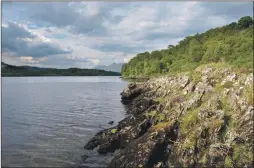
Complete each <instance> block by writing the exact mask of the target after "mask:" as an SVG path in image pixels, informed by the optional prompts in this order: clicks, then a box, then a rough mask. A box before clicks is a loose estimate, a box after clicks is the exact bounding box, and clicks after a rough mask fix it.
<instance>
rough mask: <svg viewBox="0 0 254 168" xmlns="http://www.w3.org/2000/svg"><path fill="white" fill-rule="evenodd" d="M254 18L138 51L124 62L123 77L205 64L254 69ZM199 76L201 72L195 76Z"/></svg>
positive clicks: (188, 69)
mask: <svg viewBox="0 0 254 168" xmlns="http://www.w3.org/2000/svg"><path fill="white" fill-rule="evenodd" d="M252 47H253V19H252V18H251V17H249V16H246V17H243V18H241V19H240V20H239V21H238V23H236V22H233V23H231V24H229V25H226V26H223V27H219V28H215V29H210V30H208V31H206V32H205V33H202V34H198V33H197V34H196V35H194V36H188V37H186V38H185V39H184V40H182V41H180V42H179V43H178V44H177V45H176V46H173V45H169V46H168V48H167V49H162V50H157V51H153V52H151V53H149V52H144V53H139V54H137V55H136V56H135V57H134V58H132V59H131V60H130V61H129V63H127V64H124V65H123V66H122V71H121V75H122V77H126V78H128V77H133V78H135V77H149V76H156V75H159V74H171V73H177V72H187V71H192V70H194V69H195V68H196V67H198V66H199V65H202V64H208V63H223V64H229V65H231V66H232V67H233V68H241V69H242V70H244V71H249V69H252V56H253V51H252V50H253V48H252ZM243 68H244V69H243ZM193 77H194V79H197V81H198V80H199V79H198V78H199V77H198V76H193Z"/></svg>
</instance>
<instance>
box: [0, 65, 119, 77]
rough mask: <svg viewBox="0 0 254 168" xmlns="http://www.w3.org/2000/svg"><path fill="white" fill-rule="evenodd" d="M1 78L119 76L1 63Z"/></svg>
mask: <svg viewBox="0 0 254 168" xmlns="http://www.w3.org/2000/svg"><path fill="white" fill-rule="evenodd" d="M1 73H2V76H120V73H118V72H111V71H104V70H98V69H79V68H69V69H55V68H38V67H30V66H13V65H8V64H5V63H3V62H2V64H1Z"/></svg>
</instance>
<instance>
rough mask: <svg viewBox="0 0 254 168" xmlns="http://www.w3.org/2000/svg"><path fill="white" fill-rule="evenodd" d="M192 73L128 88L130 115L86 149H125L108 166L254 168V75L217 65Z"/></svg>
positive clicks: (124, 96) (125, 93) (125, 97)
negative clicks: (253, 98) (253, 94)
mask: <svg viewBox="0 0 254 168" xmlns="http://www.w3.org/2000/svg"><path fill="white" fill-rule="evenodd" d="M193 74H194V75H195V76H194V75H193ZM193 74H187V73H186V74H181V75H176V76H171V77H169V76H164V77H159V78H156V79H151V80H149V81H147V82H145V83H139V84H136V83H131V84H129V85H128V86H127V87H126V88H125V89H124V91H123V92H122V93H121V95H122V101H123V102H124V103H126V104H128V106H129V108H128V111H127V114H128V117H126V118H125V119H123V120H122V121H120V122H119V123H118V125H117V126H115V127H112V128H109V129H106V130H102V131H100V132H99V133H97V134H96V135H95V136H94V137H93V138H92V139H91V140H90V141H89V142H88V143H87V144H86V145H85V149H90V150H91V149H94V148H95V147H97V146H99V148H98V152H99V153H101V154H105V153H107V152H115V151H116V150H117V149H120V151H119V152H118V153H116V154H115V157H114V159H113V160H112V161H111V163H109V167H148V168H150V167H151V168H152V167H252V163H253V162H252V158H253V155H252V147H253V143H252V138H253V137H252V136H253V103H252V92H253V90H252V86H253V81H252V80H253V75H252V74H248V75H246V74H237V73H234V72H232V71H231V70H230V69H229V68H224V69H218V68H215V67H212V66H207V67H202V68H197V69H196V71H195V72H193Z"/></svg>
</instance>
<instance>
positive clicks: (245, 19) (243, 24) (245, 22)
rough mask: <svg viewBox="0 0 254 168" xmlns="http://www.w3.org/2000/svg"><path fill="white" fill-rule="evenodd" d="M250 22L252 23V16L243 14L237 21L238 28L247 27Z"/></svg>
mask: <svg viewBox="0 0 254 168" xmlns="http://www.w3.org/2000/svg"><path fill="white" fill-rule="evenodd" d="M252 24H253V20H252V18H251V17H250V16H245V17H242V18H241V19H240V20H239V21H238V28H239V29H246V28H248V27H249V26H250V25H252Z"/></svg>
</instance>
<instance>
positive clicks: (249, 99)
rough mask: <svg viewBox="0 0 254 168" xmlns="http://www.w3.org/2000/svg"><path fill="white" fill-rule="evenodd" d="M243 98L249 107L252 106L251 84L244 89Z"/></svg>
mask: <svg viewBox="0 0 254 168" xmlns="http://www.w3.org/2000/svg"><path fill="white" fill-rule="evenodd" d="M243 97H244V98H245V99H246V100H247V102H248V104H249V105H252V104H253V83H251V85H248V86H246V87H245V88H244V90H243Z"/></svg>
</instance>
